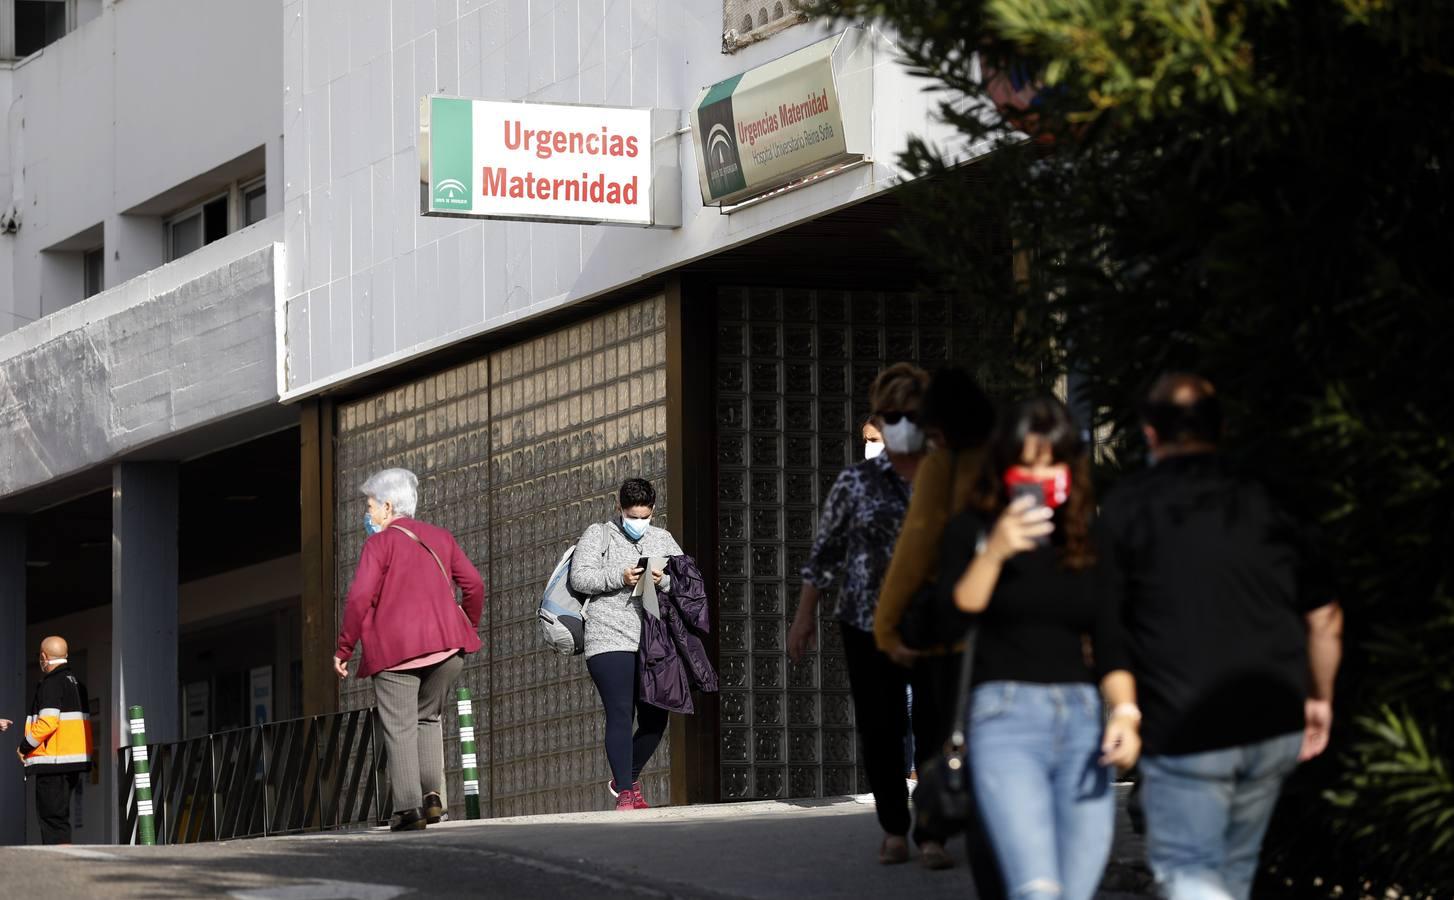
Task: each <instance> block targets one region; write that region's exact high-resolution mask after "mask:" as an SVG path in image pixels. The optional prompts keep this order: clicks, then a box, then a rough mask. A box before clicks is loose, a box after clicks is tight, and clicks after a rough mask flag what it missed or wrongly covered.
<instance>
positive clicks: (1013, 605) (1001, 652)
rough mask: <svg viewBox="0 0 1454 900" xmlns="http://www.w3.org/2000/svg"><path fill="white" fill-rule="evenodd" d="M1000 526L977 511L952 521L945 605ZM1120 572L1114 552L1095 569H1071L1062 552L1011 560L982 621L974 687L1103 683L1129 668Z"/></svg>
mask: <svg viewBox="0 0 1454 900" xmlns="http://www.w3.org/2000/svg"><path fill="white" fill-rule="evenodd" d="M993 525H994V522H993V521H992V520H990V519H988V517H986V516H985V514H983V513H981V512H979V511H978V510H974V509H970V510H965V511H964V512H962V513H960V514H959V515H958V516H955V517H954V518H953V519H951V520H950V522H949V526H948V527H947V528H946V529H945V532H944V545H943V547H942V548H941V550H940V570H939V586H940V590H941V591H942V592H944V596H941V598H940V600H941V602H945V603H951V604H952V603H953V602H954V599H953V593H954V585H955V583H956V582H958V581H959V578H960V576H962V575H963V574H964V571H965V569H967V568H968V567H969V564H970V563H971V562H972V561H973V560H974V557H975V549H976V546H977V545H978V543H979V539H980V536H981V535H988V533H989V530H990V529H991V528H992V527H993ZM1100 534H1101V532H1100V529H1099V528H1098V527H1097V528H1096V529H1094V530H1093V532H1092V539H1093V540H1095V541H1096V545H1097V547H1102V546H1108V545H1107V544H1105V543H1104V542H1103V541H1102V540H1100V539H1099V538H1100ZM1114 567H1115V560H1114V557H1113V555H1112V554H1111V553H1109V552H1098V553H1097V562H1096V563H1095V565H1093V566H1090V567H1089V568H1086V569H1081V570H1076V569H1069V568H1066V567H1065V566H1063V565H1062V564H1061V562H1060V560H1059V558H1058V553H1057V551H1056V549H1055V548H1054V547H1039V548H1036V549H1035V550H1031V551H1028V552H1025V553H1020V554H1017V555H1015V556H1013V557H1011V558H1010V559H1008V560H1006V561H1005V564H1004V567H1003V568H1002V569H1001V571H1000V578H999V581H998V582H996V584H995V589H994V591H993V593H991V594H990V602H989V606H988V607H987V608H986V609H985V611H984V612H983V613H981V614H980V616H979V639H978V642H977V645H976V650H975V654H976V655H975V661H974V682H975V683H976V684H981V683H983V682H987V681H1028V682H1032V683H1036V684H1066V683H1084V682H1089V683H1092V684H1096V683H1099V681H1100V679H1101V678H1103V677H1104V676H1105V675H1106V673H1108V672H1114V671H1117V670H1118V669H1129V668H1130V660H1129V657H1128V656H1127V651H1126V642H1125V638H1124V633H1123V630H1122V625H1121V621H1120V598H1119V597H1118V596H1117V587H1116V586H1117V584H1118V583H1119V579H1117V578H1116V577H1115V572H1114Z"/></svg>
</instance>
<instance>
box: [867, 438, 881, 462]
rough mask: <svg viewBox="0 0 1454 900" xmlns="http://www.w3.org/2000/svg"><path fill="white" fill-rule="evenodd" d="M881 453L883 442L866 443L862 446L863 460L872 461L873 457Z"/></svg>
mask: <svg viewBox="0 0 1454 900" xmlns="http://www.w3.org/2000/svg"><path fill="white" fill-rule="evenodd" d="M882 452H884V442H883V441H869V442H868V443H866V444H864V445H863V458H864V459H873V458H874V457H875V456H878V455H879V454H880V453H882Z"/></svg>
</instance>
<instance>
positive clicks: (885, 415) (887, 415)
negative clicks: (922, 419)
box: [878, 410, 919, 425]
mask: <svg viewBox="0 0 1454 900" xmlns="http://www.w3.org/2000/svg"><path fill="white" fill-rule="evenodd" d="M878 417H879V418H880V419H883V420H884V424H885V425H897V424H899V420H900V419H908V420H909V421H910V422H916V421H918V418H919V414H918V413H916V412H912V411H911V412H899V411H898V410H895V411H894V412H881V413H879V414H878Z"/></svg>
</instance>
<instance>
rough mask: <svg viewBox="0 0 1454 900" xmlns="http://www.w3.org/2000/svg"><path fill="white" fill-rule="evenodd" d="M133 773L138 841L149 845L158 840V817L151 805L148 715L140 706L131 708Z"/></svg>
mask: <svg viewBox="0 0 1454 900" xmlns="http://www.w3.org/2000/svg"><path fill="white" fill-rule="evenodd" d="M130 718H131V773H132V784H133V785H134V787H135V788H136V842H137V843H138V844H144V845H146V846H148V847H150V846H154V845H155V844H156V842H157V827H156V817H155V815H154V812H153V810H152V805H151V760H149V759H147V755H146V717H145V715H144V714H143V713H142V711H141V707H140V706H133V707H131V710H130Z"/></svg>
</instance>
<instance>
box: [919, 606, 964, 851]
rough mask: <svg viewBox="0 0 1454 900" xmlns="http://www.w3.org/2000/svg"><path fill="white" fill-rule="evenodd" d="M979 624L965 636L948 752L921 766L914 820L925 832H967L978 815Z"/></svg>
mask: <svg viewBox="0 0 1454 900" xmlns="http://www.w3.org/2000/svg"><path fill="white" fill-rule="evenodd" d="M978 631H979V629H978V627H974V628H971V629H970V630H969V632H968V633H967V634H966V635H965V639H964V660H963V662H962V663H961V664H960V668H959V697H958V699H957V700H956V701H955V704H954V730H953V731H952V732H951V733H950V735H949V740H948V741H947V742H946V743H945V744H944V752H942V753H940V754H939V756H937V757H935V758H934V759H933V760H932V761H931V762H929V763H927V764H926V765H924V766H923V767H921V768H920V769H919V784H918V786H917V787H915V788H914V819H915V821H916V823H917V825H918V826H919V827H920V828H922V829H923V830H924V831H926V832H929V833H932V834H941V835H944V836H945V837H950V836H952V835H955V834H958V833H959V832H961V831H963V830H964V829H965V828H966V826H967V825H968V823H969V822H970V821H971V820H972V818H973V816H974V802H975V801H974V789H973V786H972V785H971V784H970V780H969V746H968V741H967V737H966V736H967V733H968V732H967V725H966V716H967V715H968V714H969V700H970V691H971V684H972V679H973V677H974V645H975V641H976V639H977V637H978Z"/></svg>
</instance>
